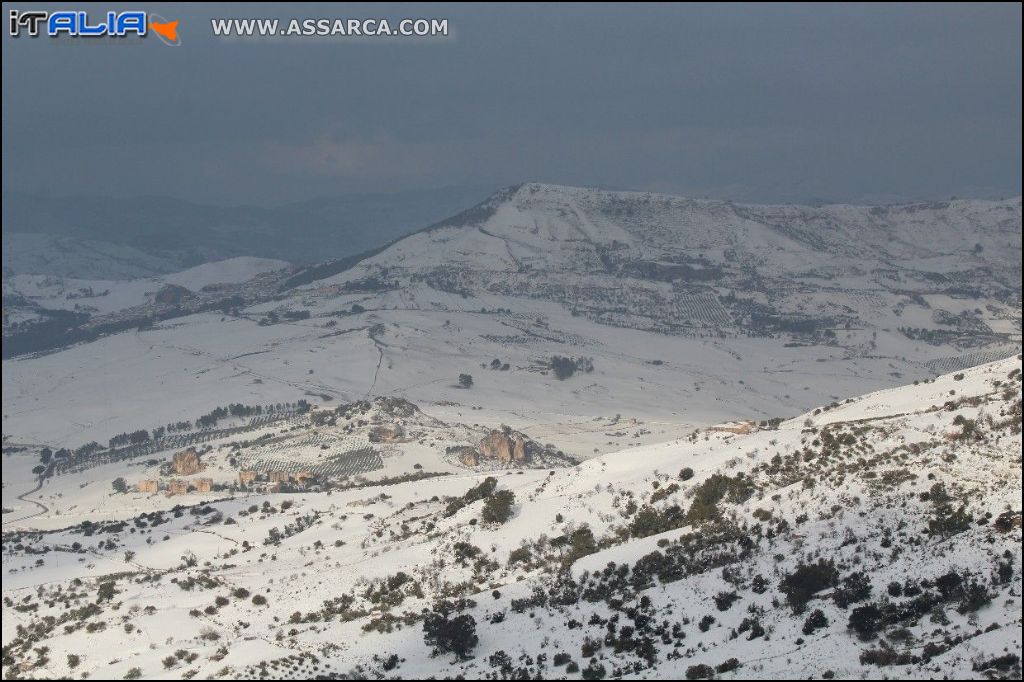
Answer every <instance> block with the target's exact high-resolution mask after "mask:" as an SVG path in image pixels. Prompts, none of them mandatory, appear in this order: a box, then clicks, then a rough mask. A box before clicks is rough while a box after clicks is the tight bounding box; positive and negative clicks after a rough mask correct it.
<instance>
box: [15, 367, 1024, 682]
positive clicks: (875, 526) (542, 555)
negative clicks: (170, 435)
mask: <svg viewBox="0 0 1024 682" xmlns="http://www.w3.org/2000/svg"><path fill="white" fill-rule="evenodd" d="M497 371H500V369H499V370H497ZM463 390H467V389H463ZM468 390H472V389H468ZM223 420H224V421H222V422H220V423H218V424H217V425H216V426H214V427H211V429H213V430H211V431H208V432H207V433H208V434H209V438H208V440H206V441H204V442H203V444H202V445H201V446H198V445H197V446H195V447H198V448H199V449H198V450H197V451H196V452H197V453H198V456H201V457H202V458H203V462H202V464H201V467H205V469H200V470H199V471H198V472H191V473H186V474H181V475H180V476H181V479H182V480H187V481H190V482H191V483H190V487H191V485H192V484H194V485H201V484H200V478H201V477H210V478H211V480H214V481H217V482H218V483H219V485H218V489H217V490H213V491H211V492H208V493H205V492H191V493H186V492H184V491H183V492H182V493H181V494H178V495H174V496H172V497H164V496H163V494H153V493H142V492H134V491H133V490H131V489H130V488H126V487H125V488H122V489H127V492H115V491H114V490H113V489H112V487H111V481H114V480H115V479H116V478H117V477H122V478H124V479H125V482H126V483H132V484H134V483H136V482H141V481H142V480H145V479H147V478H149V477H159V476H161V475H162V474H161V471H164V470H166V467H168V466H171V464H170V463H169V462H166V461H165V460H166V459H168V458H169V456H170V451H166V452H154V453H152V454H151V455H147V456H140V457H138V458H137V459H126V460H116V459H114V460H111V459H110V458H107V460H104V461H105V463H100V462H99V461H98V460H97V461H95V462H92V464H90V465H89V466H86V467H84V468H82V467H78V468H75V467H72V469H73V470H69V471H67V472H64V473H60V474H58V475H55V476H53V477H51V478H48V479H46V482H45V483H44V484H43V487H42V489H41V490H39V491H37V492H30V489H29V488H28V486H30V485H31V483H32V478H33V477H32V476H31V475H25V472H26V471H27V470H28V469H29V468H31V467H32V466H34V465H35V464H36V463H38V462H39V450H38V448H34V447H31V446H22V448H21V449H19V448H13V447H11V448H9V449H5V457H4V505H5V507H6V508H10V511H8V509H5V514H4V518H5V524H4V525H5V532H4V539H3V569H4V586H3V596H4V619H3V644H4V658H3V665H4V673H5V677H14V676H16V675H17V676H35V677H55V676H75V677H78V676H82V675H84V674H86V673H88V675H89V676H90V677H92V678H99V677H104V678H115V679H116V678H121V677H172V678H191V677H202V678H208V677H222V678H234V677H245V678H253V677H270V678H287V679H297V678H309V677H314V676H326V677H338V676H352V677H360V678H361V677H381V678H384V677H394V678H398V677H401V678H406V679H408V678H423V677H427V676H433V677H452V676H456V675H464V676H466V677H473V678H484V677H490V678H495V679H508V678H534V677H539V676H543V677H559V678H560V677H567V678H580V677H583V678H585V679H598V678H603V677H619V676H621V677H635V678H655V677H656V678H674V679H680V678H683V677H686V678H688V679H701V678H709V677H720V678H726V679H727V678H751V677H755V676H756V677H785V678H796V677H800V678H808V677H814V678H819V677H824V678H832V677H837V678H850V677H870V678H882V677H887V678H893V677H899V678H936V677H949V678H952V677H958V678H959V677H970V678H979V677H988V678H1019V677H1020V651H1021V640H1022V634H1021V609H1020V598H1021V589H1022V584H1021V507H1020V503H1021V358H1020V356H1019V355H1017V356H1015V357H1013V358H1010V359H1006V360H1001V361H997V362H992V363H988V364H985V365H981V366H978V367H975V368H971V369H966V370H963V371H958V372H954V373H951V374H946V375H943V376H940V377H938V378H935V379H929V380H924V381H919V382H915V383H914V384H912V385H906V386H903V387H900V388H894V389H888V390H883V391H880V392H877V393H872V394H869V395H865V396H863V397H859V398H851V399H841V400H838V401H835V402H834V403H828V404H823V405H821V406H819V407H816V408H814V409H812V410H810V411H809V412H807V413H806V414H801V415H800V416H798V417H795V418H791V419H788V420H770V421H762V420H758V419H754V420H751V421H735V422H730V423H725V424H719V425H713V426H708V427H704V428H700V429H696V430H693V431H692V432H690V433H689V434H687V435H685V436H683V437H678V438H670V439H667V440H665V441H664V442H661V443H659V444H654V445H644V446H640V447H632V448H625V449H620V450H617V451H615V452H612V453H609V454H605V455H602V456H600V457H596V458H592V459H590V460H588V461H586V462H583V463H581V464H579V465H576V466H567V467H566V466H564V465H545V466H544V468H529V467H527V466H521V463H519V462H508V463H507V464H506V465H505V466H502V467H497V468H487V469H486V470H474V469H473V468H465V467H454V468H447V469H445V470H440V469H438V470H434V469H433V467H435V466H438V467H440V466H441V465H442V460H441V459H434V460H431V459H429V457H430V456H431V455H430V453H431V452H433V453H434V455H433V456H434V457H435V458H441V457H443V454H442V453H444V452H445V447H444V446H445V445H446V444H447V443H450V442H452V441H459V440H461V441H464V442H468V443H473V442H475V440H476V438H477V437H478V436H480V435H481V433H483V432H480V431H475V430H474V428H476V427H474V426H473V425H471V424H463V425H461V426H460V425H453V424H448V423H445V422H442V421H440V420H438V419H436V418H434V417H431V416H429V415H426V414H423V413H421V412H420V411H419V410H418V409H416V407H415V406H414V405H411V404H409V403H407V402H405V401H401V400H394V399H388V400H384V401H380V400H379V401H375V402H372V403H369V402H368V403H353V404H348V405H342V406H339V407H337V408H334V407H331V408H326V407H325V408H315V407H313V408H309V407H300V408H289V407H287V406H285V407H282V408H280V409H279V410H278V411H275V412H272V413H261V414H259V415H256V416H250V415H247V414H243V412H242V411H239V412H238V413H237V415H235V416H232V415H230V414H228V415H225V416H224V417H223ZM234 425H237V426H238V428H241V429H242V430H241V431H230V428H233V426H234ZM605 428H614V427H611V426H608V425H606V426H605ZM217 429H223V430H224V432H222V431H217ZM367 433H373V434H375V435H374V436H372V438H374V439H375V440H372V441H369V442H371V443H378V444H379V443H386V444H387V446H388V447H389V448H391V447H393V448H394V450H393V451H394V452H395V457H398V458H401V457H412V458H413V460H415V461H417V462H418V463H422V468H421V469H412V470H411V471H414V472H416V473H413V475H412V476H411V477H409V478H402V477H401V476H398V477H390V478H387V479H380V478H378V479H376V480H374V479H373V477H367V478H359V477H356V478H350V479H348V482H347V483H346V484H345V485H342V486H333V487H331V488H330V489H329V490H328V489H315V488H313V487H310V486H306V485H295V486H294V487H288V486H286V487H287V491H286V492H256V491H254V489H253V488H252V487H251V486H250V485H246V486H244V487H243V488H239V487H237V486H236V485H235V484H234V483H233V482H232V479H231V476H233V475H234V474H233V472H232V471H231V469H232V467H242V466H249V465H247V464H242V463H241V460H243V459H244V458H246V457H249V458H252V457H256V458H259V457H269V456H271V455H272V453H274V452H276V451H278V450H275V448H277V447H278V446H279V445H280V444H284V445H282V446H281V447H283V448H284V449H286V450H287V449H292V450H294V451H295V452H296V453H297V454H296V457H297V458H299V459H301V457H306V458H309V457H313V458H315V457H316V454H315V452H316V448H317V447H318V443H323V442H327V441H324V440H323V439H325V438H326V439H328V441H329V440H330V439H331V438H334V437H335V436H334V434H337V435H338V437H349V438H356V439H358V438H362V437H364V435H365V434H367ZM499 433H500V432H499ZM507 433H509V434H511V435H509V436H508V437H509V438H511V439H512V440H514V439H516V438H519V436H518V435H516V434H515V432H511V431H509V432H507ZM312 435H316V436H317V439H313V440H310V437H311V436H312ZM494 438H498V437H497V436H495V437H493V438H488V439H485V440H486V442H488V443H490V442H493V441H494ZM318 439H319V440H318ZM499 440H500V439H499ZM300 441H301V444H300ZM360 442H361V441H360ZM483 442H484V441H481V447H482V444H483ZM289 443H292V445H288V444H289ZM357 445H358V446H359V447H362V446H361V445H359V443H356V442H355V441H353V444H352V447H353V448H354V447H356V446H357ZM407 448H411V449H407ZM389 451H390V450H389ZM399 453H404V454H399ZM300 455H301V457H300ZM97 456H99V455H97ZM147 457H149V458H150V459H149V460H147V459H146V458H147ZM232 458H234V460H235V463H234V464H232ZM175 462H177V460H175ZM192 463H195V462H190V461H189V460H188V458H183V459H182V465H190V464H192ZM175 466H177V464H175ZM303 466H308V465H303ZM222 468H223V470H224V472H226V473H223V472H222ZM397 470H398V469H396V471H397ZM218 472H222V473H218ZM219 476H223V479H220V478H218V477H219ZM266 485H272V484H269V483H268V484H266ZM288 485H289V486H290V485H291V484H288ZM225 486H226V487H225ZM13 493H17V495H14V494H13ZM26 493H27V494H26ZM19 496H20V497H19ZM14 505H16V506H17V508H13V506H14ZM8 519H10V521H9V520H8ZM17 529H21V530H17ZM34 529H54V530H34Z"/></svg>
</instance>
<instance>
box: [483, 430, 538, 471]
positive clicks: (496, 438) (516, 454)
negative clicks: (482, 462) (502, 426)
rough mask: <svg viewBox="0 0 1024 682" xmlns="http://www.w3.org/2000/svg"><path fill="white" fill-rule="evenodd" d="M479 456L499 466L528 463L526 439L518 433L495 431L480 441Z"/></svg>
mask: <svg viewBox="0 0 1024 682" xmlns="http://www.w3.org/2000/svg"><path fill="white" fill-rule="evenodd" d="M478 447H479V450H480V456H481V457H483V458H486V459H495V460H497V461H498V462H499V463H500V464H518V463H522V462H527V461H529V455H527V454H526V439H525V438H524V437H523V436H522V435H521V434H518V433H515V432H513V433H505V432H504V431H498V430H497V429H495V430H494V431H491V433H490V434H489V435H488V436H487V437H486V438H484V439H483V440H482V441H480V445H479V446H478Z"/></svg>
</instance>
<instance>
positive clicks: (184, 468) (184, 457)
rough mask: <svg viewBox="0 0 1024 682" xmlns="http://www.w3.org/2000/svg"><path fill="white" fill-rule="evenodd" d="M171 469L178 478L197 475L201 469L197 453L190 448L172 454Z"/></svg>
mask: <svg viewBox="0 0 1024 682" xmlns="http://www.w3.org/2000/svg"><path fill="white" fill-rule="evenodd" d="M171 468H172V469H173V470H174V473H176V474H177V475H179V476H191V475H192V474H195V473H199V470H200V469H202V468H203V463H202V462H201V461H200V460H199V453H198V452H196V451H195V450H193V449H191V448H190V449H188V450H182V451H181V452H175V453H174V458H173V459H172V460H171Z"/></svg>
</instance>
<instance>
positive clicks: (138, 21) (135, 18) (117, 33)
mask: <svg viewBox="0 0 1024 682" xmlns="http://www.w3.org/2000/svg"><path fill="white" fill-rule="evenodd" d="M151 30H152V32H153V34H155V35H156V36H157V38H159V39H160V41H161V42H163V43H164V44H165V45H172V46H177V45H181V38H180V37H179V36H178V21H177V20H174V21H170V20H168V19H166V18H165V17H162V16H160V15H159V14H152V13H147V12H142V11H137V10H130V11H124V12H107V13H106V14H104V15H101V16H97V17H94V16H90V14H89V13H88V12H82V11H73V10H69V11H61V12H19V11H18V10H14V9H12V10H11V11H10V34H11V37H13V38H19V37H21V36H23V35H25V36H28V37H30V38H38V37H39V36H41V35H47V36H49V37H51V38H60V37H64V36H67V37H71V38H99V37H108V38H124V37H127V36H136V37H138V38H145V37H146V36H147V35H149V33H150V31H151Z"/></svg>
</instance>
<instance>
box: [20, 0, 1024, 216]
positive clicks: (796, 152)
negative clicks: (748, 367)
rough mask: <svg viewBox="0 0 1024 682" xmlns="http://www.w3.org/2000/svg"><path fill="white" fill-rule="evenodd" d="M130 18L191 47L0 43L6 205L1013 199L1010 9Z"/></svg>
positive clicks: (315, 10) (549, 10)
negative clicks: (566, 198) (389, 197)
mask: <svg viewBox="0 0 1024 682" xmlns="http://www.w3.org/2000/svg"><path fill="white" fill-rule="evenodd" d="M4 7H5V9H7V8H9V7H14V8H18V9H22V10H27V9H47V6H46V5H44V4H35V5H22V4H19V3H14V4H8V3H5V5H4ZM78 7H79V5H75V6H74V7H73V8H75V9H77V8H78ZM81 7H89V6H88V5H81ZM60 8H61V9H67V8H68V6H67V5H62V6H61V7H60ZM95 8H96V10H97V11H98V10H103V11H105V10H107V9H138V8H140V5H139V4H133V5H131V6H128V5H123V6H122V5H98V6H95ZM141 8H143V9H149V10H150V11H154V12H158V13H160V14H162V15H163V16H165V17H166V18H169V19H179V20H180V22H181V23H180V25H179V32H180V36H181V42H182V45H181V46H180V47H167V46H165V45H162V44H160V43H158V42H157V41H155V40H152V39H147V40H146V41H144V42H143V43H142V44H130V45H118V46H111V45H103V44H92V45H90V44H83V41H74V42H73V43H72V44H67V43H68V42H69V41H67V40H66V39H61V41H53V40H51V39H49V38H39V39H34V40H33V39H28V38H24V37H23V38H19V39H13V38H11V37H10V36H9V35H8V32H7V30H6V28H5V29H4V37H3V188H4V190H18V191H31V192H45V193H49V194H56V195H70V194H82V193H85V194H101V195H150V194H160V195H168V196H174V197H179V198H184V199H190V200H195V201H200V202H211V203H218V204H227V203H252V204H273V203H278V202H286V201H294V200H302V199H307V198H311V197H314V196H321V195H338V194H344V193H350V192H390V191H397V190H406V189H420V188H431V187H443V186H453V185H470V184H471V185H489V186H491V185H492V186H494V187H498V186H503V185H508V184H513V183H517V182H523V181H540V182H554V183H563V184H573V185H597V186H604V187H614V188H625V189H644V190H656V191H665V192H671V193H677V194H686V195H692V196H716V197H725V198H732V199H736V200H741V201H816V200H830V201H867V202H882V201H888V200H895V199H901V198H942V197H948V196H950V195H958V196H993V195H995V196H999V195H1010V194H1019V193H1020V191H1021V6H1020V5H1019V4H1016V3H1014V4H1007V5H980V4H972V5H944V4H943V5H935V6H924V5H915V6H894V7H888V6H886V7H881V6H872V7H868V6H848V5H847V6H824V7H811V6H805V5H794V6H771V7H769V6H763V5H758V6H744V5H730V6H708V7H704V6H689V5H683V6H646V7H645V6H638V5H629V6H621V7H616V6H607V5H604V6H597V7H583V6H560V7H543V6H529V5H522V4H519V5H514V6H504V7H460V6H446V5H403V6H383V7H382V6H376V7H374V6H365V5H356V4H348V3H346V4H343V5H338V6H323V5H320V6H317V5H314V6H309V5H299V4H294V3H293V4H289V5H287V6H273V5H268V6H251V5H246V6H242V5H226V4H225V5H218V4H211V5H207V6H202V7H185V8H182V7H178V6H175V5H172V4H156V5H146V3H142V4H141ZM211 16H216V17H260V16H267V17H281V18H290V17H298V18H305V17H332V18H333V17H344V18H349V17H353V18H365V17H387V18H389V19H393V20H397V19H400V18H403V17H420V16H425V17H437V18H447V19H448V20H449V25H450V28H451V31H452V35H451V36H449V37H448V38H431V39H393V38H392V39H383V38H381V39H364V40H324V39H319V40H318V39H299V40H277V41H265V40H251V41H237V40H236V41H229V40H224V39H220V38H214V37H213V36H212V34H211V30H210V26H209V17H211ZM5 23H6V17H5ZM151 38H152V37H151ZM55 42H63V43H64V44H55Z"/></svg>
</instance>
